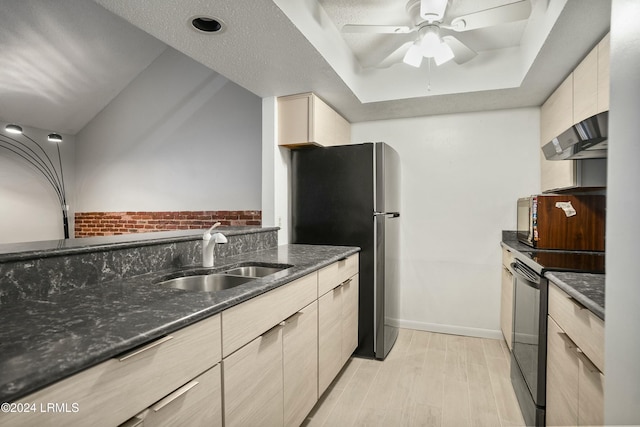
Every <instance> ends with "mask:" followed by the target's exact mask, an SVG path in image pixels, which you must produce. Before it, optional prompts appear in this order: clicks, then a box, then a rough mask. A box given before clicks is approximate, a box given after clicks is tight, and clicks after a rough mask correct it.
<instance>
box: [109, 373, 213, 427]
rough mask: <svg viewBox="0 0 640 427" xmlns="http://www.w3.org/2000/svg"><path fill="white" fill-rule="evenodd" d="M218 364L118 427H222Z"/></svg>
mask: <svg viewBox="0 0 640 427" xmlns="http://www.w3.org/2000/svg"><path fill="white" fill-rule="evenodd" d="M221 393H222V383H221V376H220V364H218V365H216V366H214V367H213V368H211V369H209V370H208V371H207V372H205V373H204V374H202V375H200V376H199V377H196V378H195V379H193V380H192V381H189V382H188V383H187V384H185V385H183V386H182V387H180V388H179V389H177V390H175V391H174V392H173V393H171V394H169V395H168V396H166V397H165V398H164V399H162V400H160V401H158V402H156V403H155V404H154V405H152V406H151V407H150V408H148V409H146V410H144V411H143V412H141V413H139V414H138V415H136V416H135V417H133V418H132V419H130V420H129V421H128V422H126V423H125V424H123V425H122V426H121V427H143V426H153V427H164V426H166V427H173V426H202V425H206V426H211V427H214V426H222V394H221Z"/></svg>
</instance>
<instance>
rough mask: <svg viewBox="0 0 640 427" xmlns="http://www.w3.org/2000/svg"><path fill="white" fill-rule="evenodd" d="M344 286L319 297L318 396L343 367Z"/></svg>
mask: <svg viewBox="0 0 640 427" xmlns="http://www.w3.org/2000/svg"><path fill="white" fill-rule="evenodd" d="M342 323H343V322H342V286H338V287H336V288H335V289H334V290H333V291H330V292H328V293H326V294H325V295H323V296H321V297H320V299H318V396H321V395H322V393H324V391H325V390H326V389H327V387H329V385H330V384H331V382H332V381H333V379H334V378H335V377H336V375H338V373H339V372H340V369H341V368H342Z"/></svg>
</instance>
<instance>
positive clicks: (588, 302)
mask: <svg viewBox="0 0 640 427" xmlns="http://www.w3.org/2000/svg"><path fill="white" fill-rule="evenodd" d="M500 244H501V245H502V247H504V248H507V249H509V250H511V251H515V252H531V251H532V248H531V247H529V246H527V245H525V244H523V243H520V242H519V241H518V240H515V236H514V240H511V239H508V240H503V241H502V242H501V243H500ZM537 251H538V252H542V251H541V250H537ZM544 276H545V277H546V278H547V279H549V280H551V281H552V282H553V283H555V284H556V285H558V287H559V288H560V289H562V290H563V291H565V292H566V293H567V294H569V295H570V296H572V297H574V298H575V299H576V300H577V301H579V302H580V303H581V304H582V305H584V306H585V307H586V308H587V309H589V310H590V311H591V312H592V313H593V314H595V315H596V316H598V317H599V318H600V319H602V320H604V292H605V291H604V289H605V275H604V274H592V273H574V272H564V271H547V272H546V273H544Z"/></svg>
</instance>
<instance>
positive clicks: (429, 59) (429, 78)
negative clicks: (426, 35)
mask: <svg viewBox="0 0 640 427" xmlns="http://www.w3.org/2000/svg"><path fill="white" fill-rule="evenodd" d="M427 92H431V58H427Z"/></svg>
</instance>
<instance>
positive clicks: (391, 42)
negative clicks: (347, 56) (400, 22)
mask: <svg viewBox="0 0 640 427" xmlns="http://www.w3.org/2000/svg"><path fill="white" fill-rule="evenodd" d="M414 41H415V35H414V34H404V35H402V36H398V37H388V38H386V39H385V40H384V41H383V42H382V43H380V44H378V45H377V46H376V48H375V50H374V51H372V52H371V53H369V54H368V55H367V57H366V58H365V59H364V60H363V61H361V62H360V65H362V68H372V67H378V66H379V65H380V63H382V62H383V61H384V60H385V59H387V58H388V57H389V56H391V55H392V54H393V53H394V52H396V51H397V50H398V49H400V48H401V47H402V46H404V45H405V44H406V43H410V42H411V43H412V42H414Z"/></svg>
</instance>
